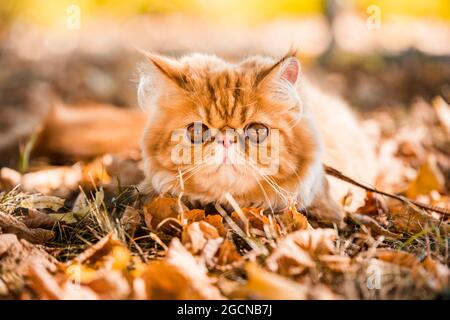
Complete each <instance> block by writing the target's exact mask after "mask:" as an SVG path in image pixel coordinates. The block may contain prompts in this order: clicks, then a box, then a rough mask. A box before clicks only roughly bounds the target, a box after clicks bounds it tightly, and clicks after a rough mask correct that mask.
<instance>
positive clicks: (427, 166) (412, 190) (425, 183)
mask: <svg viewBox="0 0 450 320" xmlns="http://www.w3.org/2000/svg"><path fill="white" fill-rule="evenodd" d="M444 186H445V179H444V177H443V175H442V173H441V171H440V170H439V168H438V166H437V164H436V159H435V157H433V156H429V157H428V158H427V160H426V162H425V163H423V164H422V166H421V167H420V168H419V172H418V173H417V177H416V179H415V180H414V181H413V182H412V183H411V184H410V185H409V187H408V190H407V191H406V196H407V197H408V198H411V199H416V198H417V197H418V196H420V195H428V194H429V193H430V192H431V191H434V190H436V191H438V192H442V191H443V190H444Z"/></svg>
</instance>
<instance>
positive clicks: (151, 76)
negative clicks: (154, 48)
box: [138, 52, 186, 110]
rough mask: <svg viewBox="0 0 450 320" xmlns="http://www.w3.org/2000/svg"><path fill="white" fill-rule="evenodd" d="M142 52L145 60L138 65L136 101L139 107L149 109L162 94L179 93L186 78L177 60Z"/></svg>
mask: <svg viewBox="0 0 450 320" xmlns="http://www.w3.org/2000/svg"><path fill="white" fill-rule="evenodd" d="M142 53H143V54H144V55H145V57H146V58H147V62H146V63H144V64H142V65H141V67H140V76H139V85H138V102H139V105H140V107H141V108H143V109H144V110H150V109H151V108H153V107H154V105H155V104H156V102H157V101H158V99H159V98H160V97H161V96H162V95H165V96H174V95H177V94H180V91H181V90H182V87H183V84H185V82H186V78H185V76H184V74H183V70H182V65H181V64H180V63H179V62H178V61H177V60H175V59H170V58H167V57H163V56H160V55H157V54H154V53H148V52H142Z"/></svg>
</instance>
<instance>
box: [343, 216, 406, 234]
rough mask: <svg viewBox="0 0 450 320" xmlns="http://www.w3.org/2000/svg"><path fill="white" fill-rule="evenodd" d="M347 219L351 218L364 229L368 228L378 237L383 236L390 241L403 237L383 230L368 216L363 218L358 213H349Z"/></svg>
mask: <svg viewBox="0 0 450 320" xmlns="http://www.w3.org/2000/svg"><path fill="white" fill-rule="evenodd" d="M348 215H349V217H351V218H352V219H353V220H354V221H356V222H357V223H359V224H363V225H365V226H366V227H368V228H370V229H371V230H372V231H373V232H375V233H376V234H379V235H383V236H385V237H387V238H391V239H401V238H402V237H403V235H401V234H398V233H394V232H391V231H389V230H387V229H385V228H383V227H382V226H381V225H380V224H379V223H378V222H377V221H375V219H372V218H371V217H369V216H365V215H363V214H358V213H349V214H348Z"/></svg>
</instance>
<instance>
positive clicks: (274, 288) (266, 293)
mask: <svg viewBox="0 0 450 320" xmlns="http://www.w3.org/2000/svg"><path fill="white" fill-rule="evenodd" d="M245 271H246V273H247V279H248V280H247V283H246V284H245V286H243V287H242V288H240V289H239V290H238V292H237V293H236V295H237V298H247V299H263V300H305V299H306V298H307V295H308V293H307V291H308V288H307V287H306V286H304V285H301V284H299V283H296V282H294V281H292V280H290V279H288V278H285V277H282V276H280V275H278V274H276V273H272V272H268V271H265V270H263V269H262V268H260V267H259V266H258V265H256V264H255V263H247V264H246V266H245Z"/></svg>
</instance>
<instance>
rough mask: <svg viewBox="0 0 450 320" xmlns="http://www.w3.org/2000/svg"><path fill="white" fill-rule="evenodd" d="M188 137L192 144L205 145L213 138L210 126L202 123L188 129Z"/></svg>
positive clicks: (192, 124)
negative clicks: (204, 143)
mask: <svg viewBox="0 0 450 320" xmlns="http://www.w3.org/2000/svg"><path fill="white" fill-rule="evenodd" d="M186 132H187V137H188V139H190V140H191V142H192V143H196V144H197V143H203V142H205V141H207V140H209V138H210V137H211V133H210V130H209V128H208V126H206V125H205V124H203V123H201V122H194V123H191V124H190V125H188V127H187V128H186Z"/></svg>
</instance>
